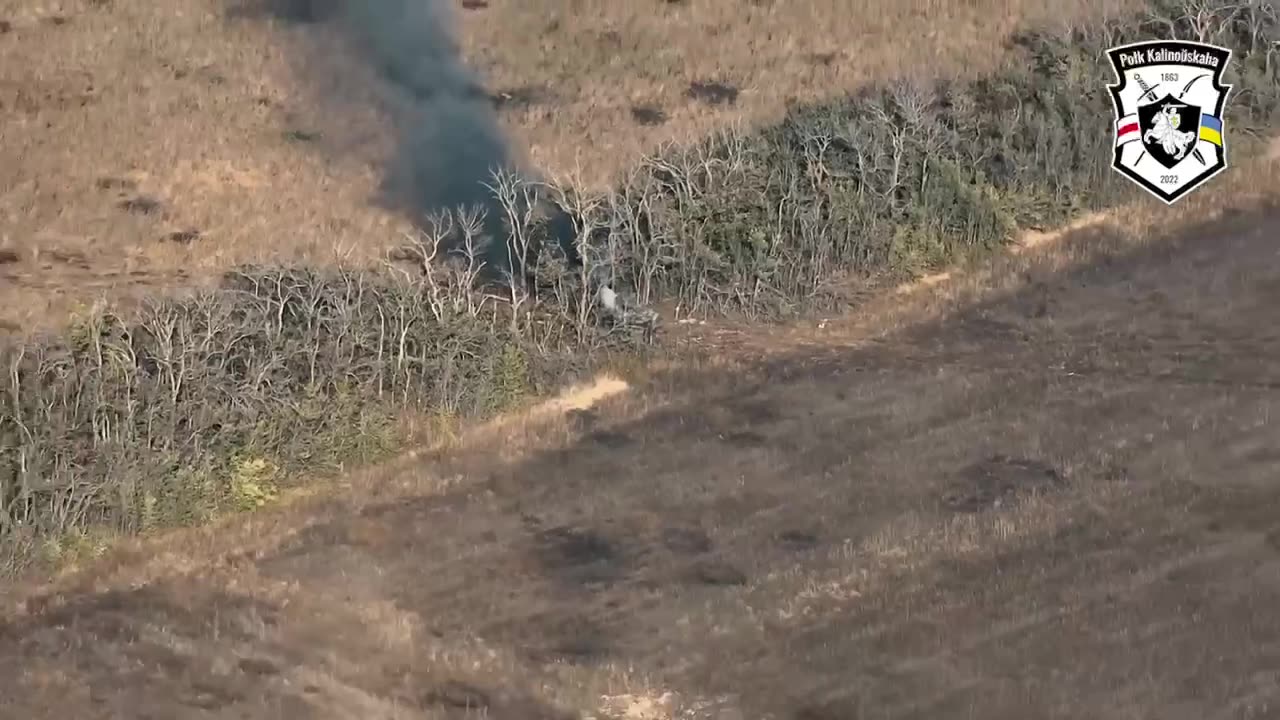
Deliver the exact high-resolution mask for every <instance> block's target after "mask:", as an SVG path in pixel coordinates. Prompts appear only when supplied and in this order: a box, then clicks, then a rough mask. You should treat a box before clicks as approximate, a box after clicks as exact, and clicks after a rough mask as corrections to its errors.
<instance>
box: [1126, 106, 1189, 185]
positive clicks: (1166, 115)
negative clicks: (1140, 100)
mask: <svg viewBox="0 0 1280 720" xmlns="http://www.w3.org/2000/svg"><path fill="white" fill-rule="evenodd" d="M1138 126H1139V127H1140V128H1141V129H1142V130H1143V133H1142V145H1143V147H1145V148H1146V150H1147V154H1149V155H1150V156H1151V157H1153V158H1155V160H1156V162H1159V163H1160V164H1161V165H1163V166H1165V167H1166V168H1169V169H1173V168H1174V167H1176V166H1177V165H1178V164H1179V163H1181V162H1182V161H1183V160H1185V159H1186V156H1187V154H1188V153H1190V152H1191V151H1192V150H1194V149H1195V141H1196V140H1197V139H1198V138H1199V136H1200V108H1199V107H1197V106H1195V105H1190V104H1188V103H1184V102H1179V101H1178V100H1176V99H1175V98H1174V97H1173V96H1172V95H1165V96H1164V97H1162V98H1160V99H1159V100H1158V101H1156V102H1153V103H1147V104H1146V105H1140V106H1139V107H1138Z"/></svg>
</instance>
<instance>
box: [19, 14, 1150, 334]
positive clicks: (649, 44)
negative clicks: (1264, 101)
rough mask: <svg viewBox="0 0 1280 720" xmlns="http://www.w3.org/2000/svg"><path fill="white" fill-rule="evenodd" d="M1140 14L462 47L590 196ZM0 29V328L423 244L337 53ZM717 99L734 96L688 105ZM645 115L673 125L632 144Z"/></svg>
mask: <svg viewBox="0 0 1280 720" xmlns="http://www.w3.org/2000/svg"><path fill="white" fill-rule="evenodd" d="M1130 4H1131V3H1127V2H1123V1H1122V0H1072V2H1069V3H1065V4H1064V3H1062V2H1049V1H1048V0H982V1H981V2H966V3H959V4H957V3H949V2H936V1H933V0H928V1H926V0H919V1H916V2H907V3H894V2H878V1H877V2H871V1H869V0H864V1H863V2H858V3H854V4H852V5H850V4H848V3H839V2H831V1H829V0H828V1H825V2H824V1H821V0H806V1H805V2H799V3H789V4H788V5H787V6H786V7H785V8H783V7H782V6H780V5H771V4H768V3H740V2H734V1H732V0H709V1H705V2H693V3H660V4H657V5H655V4H652V3H622V2H601V1H599V0H595V1H590V2H574V3H565V2H561V1H559V0H556V1H554V2H553V1H551V0H540V1H539V2H515V1H514V0H491V2H489V3H488V6H487V7H485V8H483V9H478V10H461V11H459V18H458V20H459V25H458V35H459V39H460V42H461V44H462V48H463V53H464V56H465V60H466V62H467V63H468V64H469V65H471V66H472V67H474V68H476V69H477V70H478V71H479V72H480V74H481V76H482V78H483V79H484V80H485V82H486V83H487V84H488V85H489V87H490V88H491V89H492V90H493V91H495V92H497V91H503V90H519V89H521V88H532V89H534V90H537V91H538V92H536V93H534V98H535V99H537V100H538V101H537V102H535V103H534V104H532V105H529V106H527V107H516V108H515V109H511V110H504V111H503V114H502V118H501V119H502V122H503V125H504V126H505V127H506V128H507V130H508V131H509V132H510V133H511V134H512V136H513V138H514V142H515V144H516V147H517V150H518V151H520V152H521V153H522V154H525V155H527V157H528V158H529V159H530V160H531V161H532V162H533V163H534V164H535V165H536V166H538V167H540V168H544V169H546V170H547V171H549V172H551V173H554V174H558V175H568V174H573V175H577V176H578V177H579V178H580V179H581V181H582V182H583V183H584V184H585V185H588V186H600V185H603V184H606V183H608V182H609V181H610V180H611V179H612V178H614V177H615V176H616V175H617V174H618V173H619V172H620V171H622V170H625V169H626V168H628V167H629V166H630V165H631V164H633V163H634V162H635V161H636V160H637V159H638V158H639V157H640V155H641V153H643V152H646V151H651V150H654V149H655V148H657V147H658V146H659V145H660V144H662V143H664V142H687V141H691V140H694V139H697V138H699V137H702V136H704V135H705V134H706V133H707V132H709V131H711V130H712V129H714V128H716V127H720V126H723V125H725V124H727V123H735V122H737V123H746V124H751V123H755V122H759V121H763V120H767V119H770V118H775V117H777V116H778V114H779V113H780V112H781V111H782V110H783V108H784V107H785V104H786V102H787V101H788V100H789V99H793V98H794V99H798V100H810V99H814V98H819V97H824V96H829V95H834V94H839V93H844V92H847V91H850V90H853V89H856V88H857V87H859V86H861V85H863V84H865V83H867V82H869V81H872V80H881V79H885V78H886V77H892V76H897V75H901V74H911V73H917V72H929V73H932V74H938V73H942V74H953V73H954V74H966V73H971V72H976V71H980V70H982V69H984V68H988V67H990V66H991V65H992V64H993V63H995V62H996V60H997V59H998V57H999V56H1000V52H1001V46H1000V40H999V39H1000V38H1001V37H1002V34H1003V33H1005V32H1007V31H1008V30H1010V29H1011V28H1013V27H1014V26H1015V24H1017V23H1018V22H1021V21H1024V20H1043V19H1045V18H1047V17H1049V16H1050V15H1052V16H1053V17H1061V18H1062V19H1063V21H1069V20H1070V19H1072V18H1075V17H1079V16H1080V15H1081V14H1083V13H1087V12H1088V13H1097V12H1102V11H1115V10H1117V9H1118V8H1120V7H1127V6H1128V5H1130ZM0 20H3V21H5V22H7V23H9V25H10V28H11V29H10V30H9V31H8V32H6V33H5V34H3V35H0V107H3V108H4V111H3V112H0V137H3V138H4V142H3V145H2V146H0V258H3V259H2V260H0V326H3V328H5V329H9V330H13V329H20V328H31V327H33V326H37V325H39V324H41V323H42V322H44V321H46V320H48V321H52V322H55V323H56V322H61V321H62V320H64V319H65V318H66V316H67V313H68V312H69V311H71V310H72V309H74V308H75V307H76V306H77V305H78V304H80V303H86V304H88V303H92V302H94V301H95V300H97V299H98V298H101V297H107V298H110V299H112V300H120V299H123V300H130V299H133V300H136V299H137V298H139V297H140V296H142V295H144V294H147V293H151V292H154V291H157V290H165V289H174V288H181V287H185V286H188V285H191V284H192V283H197V282H200V281H201V280H202V279H205V278H207V277H209V276H210V274H213V273H217V272H218V271H221V270H223V269H226V268H227V267H229V266H231V265H235V264H240V263H245V262H254V261H264V260H273V259H286V260H300V261H306V262H313V263H324V262H327V261H329V260H332V259H333V258H334V257H335V255H338V256H344V257H348V258H354V259H356V260H357V261H367V260H370V259H373V258H376V257H377V256H378V254H379V253H380V252H382V251H383V250H385V249H386V248H388V247H389V246H391V245H392V244H394V243H396V242H398V241H399V239H400V233H402V232H406V231H409V230H410V227H409V226H408V224H407V223H406V221H405V220H404V218H402V217H400V216H398V215H397V214H395V213H393V212H390V211H387V210H383V209H380V208H379V207H377V204H376V203H375V202H374V197H375V195H376V194H377V189H378V183H379V181H380V176H381V173H382V172H383V168H384V163H383V159H384V158H385V157H386V155H387V153H389V152H392V151H393V150H394V147H393V140H392V134H391V132H390V126H389V124H388V123H389V121H388V120H387V117H386V115H385V114H383V113H382V112H381V111H380V110H379V107H380V105H379V102H380V98H381V99H383V100H385V92H382V94H380V91H379V90H378V88H376V87H373V86H374V85H376V83H372V82H371V81H370V78H369V77H368V72H367V71H365V70H363V69H361V68H359V67H356V66H353V65H351V64H350V63H349V62H347V61H346V60H344V59H343V58H344V57H345V56H343V55H341V54H340V53H338V51H337V50H335V49H334V48H335V47H336V45H335V44H333V43H332V38H329V37H327V36H325V35H324V33H322V32H319V31H317V30H315V29H314V28H312V27H310V26H307V27H302V28H299V27H289V26H286V25H284V24H282V23H273V22H266V21H262V20H243V19H241V20H235V19H228V18H227V17H226V4H225V3H223V2H221V1H220V0H174V2H170V3H166V5H165V11H164V12H158V11H157V10H156V6H155V5H154V3H150V2H143V1H142V0H113V1H112V2H110V3H99V2H93V1H91V0H79V1H73V0H65V1H64V2H61V3H47V4H44V5H41V6H32V5H30V4H29V3H22V2H16V1H15V0H7V1H5V2H0ZM51 48H56V51H53V52H51V51H50V50H51ZM703 81H706V82H723V83H727V84H730V85H733V86H734V87H735V88H737V89H738V90H739V91H740V94H739V95H738V97H737V99H736V101H735V102H734V103H732V104H720V105H708V104H706V103H703V102H700V101H698V100H695V99H691V98H689V97H687V94H686V93H687V90H688V88H689V84H690V83H691V82H703ZM544 91H545V92H544ZM633 106H652V107H654V108H657V109H660V110H661V111H662V112H663V113H664V114H665V115H666V116H667V118H668V119H667V120H666V122H665V123H663V124H661V125H657V126H645V125H641V124H638V123H637V122H635V121H634V120H633V118H632V115H631V113H632V107H633ZM131 201H132V204H131V205H126V204H127V203H130V202H131ZM127 208H132V209H127Z"/></svg>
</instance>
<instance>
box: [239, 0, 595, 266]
mask: <svg viewBox="0 0 1280 720" xmlns="http://www.w3.org/2000/svg"><path fill="white" fill-rule="evenodd" d="M263 1H265V2H269V3H273V5H272V7H271V9H270V12H271V13H272V14H274V15H275V16H277V17H280V18H283V19H288V20H291V21H294V22H308V23H319V22H323V23H326V24H333V25H336V26H337V27H338V28H339V29H340V30H341V34H342V35H343V36H345V37H346V38H347V39H348V40H349V41H351V42H352V43H353V44H354V47H355V49H356V50H357V52H358V54H359V55H360V56H361V57H362V58H363V59H364V61H366V62H368V63H369V64H371V65H372V66H373V67H374V68H375V69H376V70H377V71H378V73H379V74H380V75H381V76H382V77H383V78H384V79H385V80H386V81H387V82H388V84H390V85H391V86H392V87H393V88H395V89H396V90H398V91H399V93H401V94H402V95H403V99H404V101H405V102H403V103H400V104H401V105H403V106H404V107H405V108H406V113H405V114H406V115H407V116H406V117H402V118H399V123H398V124H399V125H400V127H401V133H402V136H401V137H400V138H399V143H398V148H397V152H396V153H395V157H394V158H393V160H392V166H391V167H389V168H387V178H386V191H387V195H388V197H389V198H393V199H394V201H395V203H396V204H397V205H400V206H408V207H407V209H408V211H409V212H411V213H412V214H415V215H416V216H418V219H422V218H425V217H426V216H427V215H428V214H430V213H433V212H437V211H441V210H452V209H456V208H458V207H459V206H474V205H479V206H482V207H483V208H485V210H486V211H487V217H488V223H487V226H486V234H487V235H488V236H489V238H490V242H491V245H490V247H489V250H488V252H487V253H486V258H485V259H486V264H487V265H488V266H489V267H490V268H491V269H495V270H499V271H500V269H501V268H504V267H505V266H506V264H507V263H506V245H505V240H506V236H507V231H506V228H505V225H504V224H503V221H502V218H503V210H502V208H501V207H500V206H499V205H498V204H497V202H496V201H495V198H494V196H493V193H492V191H491V190H490V189H489V188H487V187H486V183H488V184H492V182H493V175H492V173H493V172H494V171H495V170H497V169H504V170H508V171H517V170H520V168H519V167H518V163H516V162H515V160H514V159H513V154H512V152H511V148H510V146H509V144H508V142H507V138H506V137H505V134H504V133H503V130H502V127H501V124H500V123H499V120H498V117H497V114H496V109H495V106H494V103H493V100H492V97H491V95H490V94H489V92H487V91H486V89H485V87H484V85H483V83H482V82H481V79H480V78H479V77H478V76H477V75H476V74H475V73H474V72H472V71H471V69H470V68H468V67H467V66H466V65H465V63H464V62H463V59H462V55H461V49H460V48H459V46H458V43H457V42H456V41H455V40H454V33H453V22H452V21H453V18H452V8H451V7H450V6H449V5H447V4H446V2H447V0H263ZM524 170H525V172H524V173H523V174H524V175H525V176H526V177H527V176H528V175H529V173H528V172H527V169H524ZM557 210H558V209H555V208H551V212H550V213H549V215H550V217H551V220H550V224H549V226H548V228H547V231H548V233H549V234H550V236H552V237H554V238H555V239H556V241H557V242H559V243H560V245H561V247H563V248H565V249H566V250H569V249H570V248H568V247H566V246H567V245H571V241H570V239H569V238H570V237H571V235H572V224H571V222H570V221H569V220H568V218H567V217H565V216H564V214H563V213H560V212H558V211H557ZM572 254H573V253H570V255H572Z"/></svg>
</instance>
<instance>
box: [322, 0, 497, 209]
mask: <svg viewBox="0 0 1280 720" xmlns="http://www.w3.org/2000/svg"><path fill="white" fill-rule="evenodd" d="M344 5H345V6H344V7H343V8H341V10H342V13H341V19H342V21H343V23H344V24H345V25H346V26H347V27H348V28H349V29H350V31H351V33H352V34H353V36H354V40H355V41H356V43H357V45H358V47H359V48H360V49H361V50H362V51H363V53H364V54H365V56H366V57H367V58H368V59H369V61H370V62H372V63H373V64H374V66H375V67H376V68H377V69H378V70H379V72H380V73H381V74H382V75H383V77H385V78H386V79H387V80H388V81H389V82H390V83H391V84H393V85H394V86H395V87H397V88H399V89H400V90H402V91H403V92H404V93H405V94H406V95H407V96H408V97H409V98H410V99H411V101H412V103H411V111H410V112H411V114H412V117H410V118H408V120H407V125H406V128H407V129H406V131H405V137H404V138H403V139H402V140H403V142H402V147H401V148H400V153H399V154H398V157H397V161H398V164H399V165H400V167H396V168H393V177H394V178H395V179H400V178H403V179H404V180H406V181H407V182H408V184H409V188H408V189H409V190H410V192H411V193H412V196H413V200H414V205H415V206H416V207H417V208H418V209H419V210H422V211H427V212H429V211H432V210H437V209H441V208H453V207H457V206H458V205H469V204H474V203H485V204H487V203H489V202H491V201H492V195H491V194H490V192H489V191H488V190H487V189H486V188H485V187H484V183H486V182H490V181H491V174H490V173H491V172H492V171H493V170H495V169H499V168H503V169H514V166H515V163H514V162H513V161H512V158H511V152H510V148H509V147H508V144H507V141H506V138H505V137H504V135H503V132H502V129H501V127H500V125H499V123H498V118H497V116H496V115H495V112H494V108H493V104H492V101H491V100H490V97H489V94H488V93H487V92H485V90H484V87H483V86H482V85H481V83H480V81H479V78H477V77H476V76H475V75H474V74H473V73H472V72H471V71H470V70H469V69H468V68H467V67H466V66H464V65H463V62H462V59H461V56H460V53H459V49H458V47H457V44H456V43H455V42H454V40H453V36H452V32H451V29H450V19H451V18H450V17H449V10H448V8H447V7H445V5H444V3H443V2H442V0H351V1H350V2H347V3H345V4H344Z"/></svg>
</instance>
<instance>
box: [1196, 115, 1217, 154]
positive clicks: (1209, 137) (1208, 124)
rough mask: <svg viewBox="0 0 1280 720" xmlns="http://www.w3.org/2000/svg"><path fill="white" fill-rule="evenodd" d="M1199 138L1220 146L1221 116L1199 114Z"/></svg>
mask: <svg viewBox="0 0 1280 720" xmlns="http://www.w3.org/2000/svg"><path fill="white" fill-rule="evenodd" d="M1200 139H1201V140H1204V141H1207V142H1211V143H1213V144H1214V145H1217V146H1218V147H1222V118H1216V117H1214V116H1212V115H1201V116H1200Z"/></svg>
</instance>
